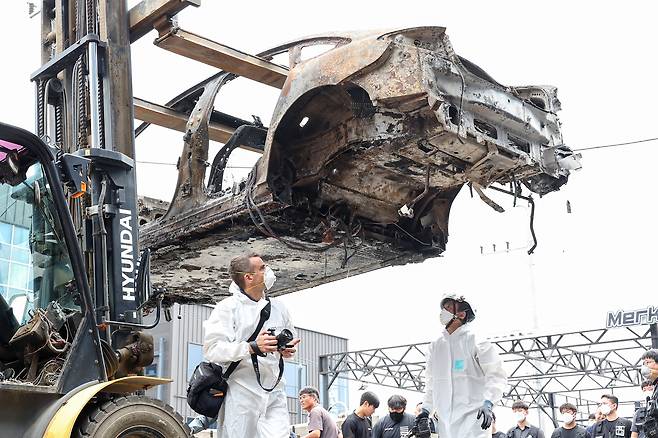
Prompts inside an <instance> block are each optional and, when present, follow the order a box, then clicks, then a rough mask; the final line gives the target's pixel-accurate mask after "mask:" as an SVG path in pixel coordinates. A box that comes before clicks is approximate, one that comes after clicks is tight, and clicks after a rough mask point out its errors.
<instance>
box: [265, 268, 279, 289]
mask: <svg viewBox="0 0 658 438" xmlns="http://www.w3.org/2000/svg"><path fill="white" fill-rule="evenodd" d="M275 281H276V275H274V271H272V268H270V267H269V266H266V267H265V274H264V275H263V282H264V283H265V289H267V290H270V289H271V288H272V286H274V282H275Z"/></svg>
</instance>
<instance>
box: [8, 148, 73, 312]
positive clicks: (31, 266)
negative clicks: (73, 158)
mask: <svg viewBox="0 0 658 438" xmlns="http://www.w3.org/2000/svg"><path fill="white" fill-rule="evenodd" d="M3 143H6V142H3ZM3 146H4V145H3ZM5 147H6V146H5ZM19 153H20V151H19ZM2 155H7V154H2V153H0V174H5V173H6V172H8V171H9V172H13V173H15V177H14V178H13V179H12V178H7V177H6V176H5V175H0V178H1V180H2V182H1V183H0V293H1V294H2V296H3V298H4V299H5V300H6V301H7V303H8V304H9V306H10V307H11V308H12V310H13V312H14V315H15V316H16V319H17V321H18V323H19V324H23V323H25V322H27V320H29V319H30V313H31V310H33V309H35V308H42V309H45V308H46V307H47V306H48V304H49V303H50V302H52V301H57V302H58V303H59V304H60V305H61V307H63V308H65V309H69V310H71V311H74V310H79V309H80V305H79V299H78V295H77V290H76V288H75V286H74V281H73V278H74V277H73V270H72V268H71V261H70V259H69V254H68V249H67V246H66V243H65V241H64V237H63V233H62V229H61V226H60V222H59V220H58V216H57V213H56V210H55V208H54V203H53V198H52V193H51V190H50V187H49V184H48V182H47V180H46V178H45V176H44V173H43V171H42V167H41V164H39V163H38V162H34V163H33V164H30V165H29V167H27V168H26V169H24V170H22V169H17V168H16V164H14V165H9V164H8V163H7V162H6V161H7V160H8V159H9V158H8V157H7V156H5V157H2ZM3 158H4V160H3ZM17 161H18V160H17Z"/></svg>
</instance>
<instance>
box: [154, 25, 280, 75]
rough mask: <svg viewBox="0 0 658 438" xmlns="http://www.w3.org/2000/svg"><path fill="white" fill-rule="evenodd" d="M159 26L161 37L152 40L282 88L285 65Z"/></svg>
mask: <svg viewBox="0 0 658 438" xmlns="http://www.w3.org/2000/svg"><path fill="white" fill-rule="evenodd" d="M158 30H159V31H160V37H159V38H158V39H157V40H155V45H156V46H158V47H161V48H163V49H165V50H169V51H170V52H173V53H177V54H179V55H181V56H185V57H187V58H190V59H194V60H195V61H199V62H202V63H204V64H207V65H211V66H213V67H217V68H219V69H222V70H224V71H228V72H231V73H235V74H236V75H239V76H242V77H245V78H249V79H252V80H254V81H257V82H261V83H263V84H266V85H271V86H272V87H276V88H282V87H283V84H284V83H285V81H286V78H287V77H288V69H286V68H284V67H281V66H280V65H277V64H274V63H272V62H269V61H266V60H265V59H263V58H259V57H257V56H254V55H249V54H248V53H244V52H240V51H239V50H236V49H233V48H231V47H228V46H225V45H223V44H219V43H216V42H215V41H211V40H209V39H207V38H204V37H202V36H199V35H196V34H193V33H191V32H187V31H185V30H183V29H180V28H178V27H176V26H174V25H171V24H170V25H169V26H168V27H166V28H161V29H158Z"/></svg>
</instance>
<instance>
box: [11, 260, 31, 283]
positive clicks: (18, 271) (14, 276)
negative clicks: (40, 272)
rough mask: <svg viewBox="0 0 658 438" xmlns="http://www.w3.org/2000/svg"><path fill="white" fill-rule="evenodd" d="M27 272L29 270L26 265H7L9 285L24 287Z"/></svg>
mask: <svg viewBox="0 0 658 438" xmlns="http://www.w3.org/2000/svg"><path fill="white" fill-rule="evenodd" d="M28 273H29V270H28V269H27V265H19V264H18V263H11V264H10V265H9V286H11V287H15V288H20V289H25V285H26V284H27V275H28Z"/></svg>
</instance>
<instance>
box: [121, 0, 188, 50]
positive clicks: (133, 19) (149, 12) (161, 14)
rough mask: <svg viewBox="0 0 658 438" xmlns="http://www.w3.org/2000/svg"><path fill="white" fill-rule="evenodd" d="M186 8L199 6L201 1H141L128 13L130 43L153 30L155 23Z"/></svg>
mask: <svg viewBox="0 0 658 438" xmlns="http://www.w3.org/2000/svg"><path fill="white" fill-rule="evenodd" d="M188 6H196V7H198V6H201V0H142V1H141V2H140V3H138V4H137V5H135V6H133V7H132V8H131V9H130V11H128V23H129V26H130V42H131V43H133V42H135V41H137V40H138V39H140V38H141V37H143V36H144V35H146V34H147V33H148V32H149V31H151V30H153V29H155V23H157V22H159V21H161V20H163V19H166V18H170V17H173V16H174V15H176V14H178V13H179V12H180V11H182V10H183V9H185V8H186V7H188Z"/></svg>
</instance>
